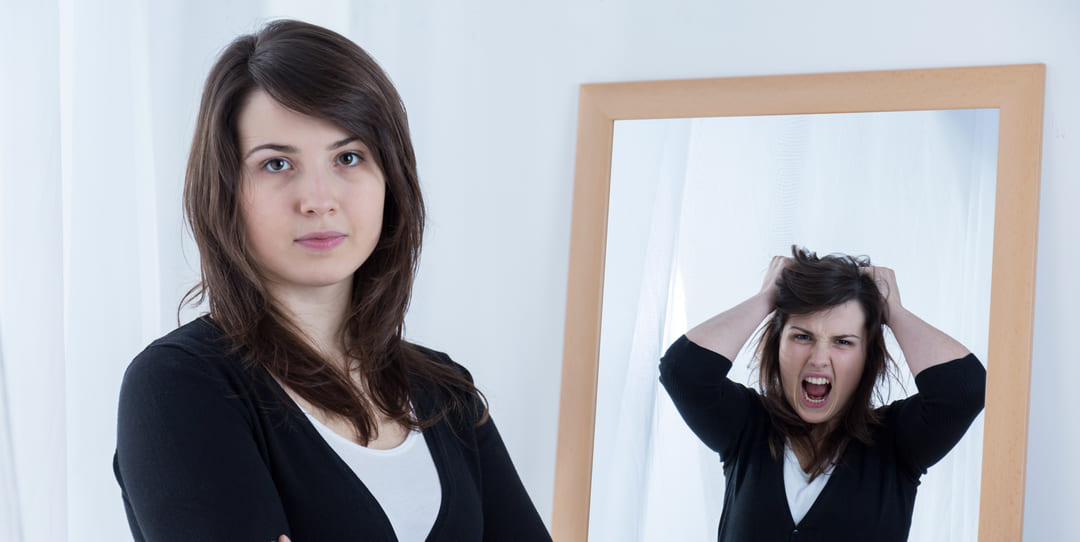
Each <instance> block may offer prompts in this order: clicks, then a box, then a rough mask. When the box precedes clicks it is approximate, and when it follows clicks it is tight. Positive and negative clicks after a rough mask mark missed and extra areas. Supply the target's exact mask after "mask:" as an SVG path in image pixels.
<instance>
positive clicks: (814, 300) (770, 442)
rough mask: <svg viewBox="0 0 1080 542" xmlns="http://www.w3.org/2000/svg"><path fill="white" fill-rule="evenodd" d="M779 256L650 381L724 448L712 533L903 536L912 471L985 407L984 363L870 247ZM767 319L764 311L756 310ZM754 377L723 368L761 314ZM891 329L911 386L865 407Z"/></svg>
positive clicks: (776, 537) (703, 435) (679, 346)
mask: <svg viewBox="0 0 1080 542" xmlns="http://www.w3.org/2000/svg"><path fill="white" fill-rule="evenodd" d="M792 255H793V257H782V256H776V257H774V258H773V260H772V262H771V263H770V265H769V270H768V272H767V273H766V276H765V280H764V284H763V286H762V288H761V290H760V291H759V292H758V293H757V294H755V295H753V296H752V297H750V298H749V299H747V300H746V301H744V302H742V303H740V304H739V305H736V306H735V307H733V308H731V309H729V310H727V311H725V312H722V313H720V314H718V315H716V316H714V317H712V318H710V319H709V320H707V321H705V322H704V323H702V324H700V325H698V326H696V327H694V328H693V329H691V330H690V331H688V332H687V333H686V335H685V336H683V337H680V338H679V339H678V340H677V341H676V342H675V343H674V344H672V345H671V346H670V347H669V348H668V350H667V353H666V354H665V355H664V357H663V358H662V359H661V361H660V381H661V382H662V384H663V385H664V387H665V388H666V389H667V392H668V394H669V395H670V396H671V399H672V401H673V402H674V404H675V406H676V407H677V408H678V410H679V413H680V414H681V415H682V417H683V419H684V420H685V421H686V423H687V425H688V426H689V427H690V428H691V429H692V430H693V431H694V433H695V434H696V435H697V436H698V438H700V439H701V440H702V442H704V443H705V444H706V445H707V446H708V447H709V448H711V449H712V450H714V451H716V452H717V453H718V454H719V456H720V459H721V461H722V462H723V467H724V474H725V478H726V488H725V492H724V508H723V512H722V515H721V519H720V525H719V537H718V538H719V540H720V541H725V542H726V541H745V540H754V541H760V542H771V541H788V540H807V541H817V540H853V541H875V542H882V541H903V540H906V539H907V535H908V531H909V529H910V526H911V515H912V510H913V507H914V504H915V493H916V488H917V487H918V485H919V479H920V477H921V476H922V475H923V474H925V473H926V471H927V469H928V468H929V467H930V466H932V465H933V464H934V463H936V462H938V461H939V460H940V459H941V458H942V457H944V456H945V454H947V453H948V452H949V450H950V449H952V447H953V446H954V445H955V444H956V443H957V441H959V440H960V438H961V437H962V436H963V434H964V432H965V431H967V428H968V426H969V425H970V424H971V422H972V421H973V420H974V419H975V417H976V416H977V415H978V414H979V412H980V411H981V410H982V408H983V401H984V393H985V387H986V370H985V369H984V368H983V365H982V363H980V362H979V360H978V359H976V357H975V356H974V355H973V354H971V353H970V352H969V351H968V349H967V348H965V347H964V346H963V345H961V344H960V343H959V342H957V341H956V340H954V339H953V338H951V337H949V336H948V335H947V334H945V333H944V332H942V331H940V330H938V329H936V328H934V327H933V326H931V325H930V324H928V323H926V322H924V321H923V320H921V319H920V318H919V317H917V316H915V315H914V314H912V313H911V312H910V311H908V310H907V309H905V308H904V306H903V304H902V303H901V302H900V293H899V290H898V289H897V282H896V277H895V275H894V273H893V271H892V270H891V269H888V268H884V267H874V266H871V265H870V261H869V259H867V258H855V257H851V256H846V255H829V256H824V257H818V256H817V255H816V254H814V253H813V252H809V251H807V250H805V249H801V248H796V247H793V248H792ZM766 319H767V320H766ZM762 321H765V323H764V325H763V326H762V328H761V330H760V335H759V338H758V344H757V350H756V357H755V360H756V364H757V366H756V369H757V371H758V381H759V389H758V390H752V389H749V388H747V387H745V386H743V385H741V384H738V383H735V382H733V381H731V380H729V379H728V378H727V373H728V371H729V370H730V369H731V360H733V359H735V356H736V354H737V353H738V352H739V350H740V349H741V348H742V347H743V345H744V344H745V343H746V342H747V341H748V340H749V339H750V337H751V335H752V334H753V333H754V330H755V329H757V328H758V326H759V324H761V323H762ZM885 326H888V328H889V329H890V330H891V331H892V333H893V335H894V336H895V337H896V340H897V342H898V343H899V345H900V349H901V350H902V351H903V355H904V359H905V360H906V362H907V365H908V368H909V369H910V370H911V373H912V374H913V375H914V377H915V384H916V386H917V387H918V393H916V394H914V395H912V396H910V397H907V398H905V399H901V400H898V401H895V402H892V403H890V404H888V405H883V406H879V407H875V406H874V404H873V400H874V397H875V390H876V388H877V387H878V385H879V384H881V383H882V382H883V381H884V379H885V378H886V376H887V375H888V374H889V369H890V364H892V363H893V361H892V358H891V357H890V356H889V352H888V351H887V350H886V346H885V338H884V328H885Z"/></svg>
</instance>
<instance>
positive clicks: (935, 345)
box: [864, 267, 971, 376]
mask: <svg viewBox="0 0 1080 542" xmlns="http://www.w3.org/2000/svg"><path fill="white" fill-rule="evenodd" d="M864 269H865V271H864V272H866V273H870V274H871V275H872V276H873V277H874V282H876V283H877V285H878V289H880V290H881V293H882V295H884V296H885V305H886V307H887V308H886V314H885V323H886V324H887V325H888V326H889V329H891V330H892V332H893V335H895V336H896V342H898V343H900V350H902V351H903V352H904V359H905V360H906V361H907V365H908V368H909V369H911V374H912V375H913V376H918V375H919V373H921V372H923V370H925V369H927V368H928V367H933V366H935V365H940V364H942V363H945V362H948V361H952V360H954V359H960V358H962V357H964V356H967V355H968V354H970V353H971V352H970V351H968V349H967V348H965V347H964V345H962V344H960V342H959V341H957V340H956V339H953V338H952V337H950V336H948V335H946V334H945V332H943V331H941V330H939V329H937V328H936V327H934V326H932V325H930V324H928V323H926V322H924V321H923V320H922V319H921V318H919V317H918V316H915V314H913V313H912V312H911V311H909V310H907V309H905V308H904V306H903V305H902V304H901V303H900V290H899V288H897V286H896V274H895V273H893V270H892V269H889V268H888V267H867V268H864Z"/></svg>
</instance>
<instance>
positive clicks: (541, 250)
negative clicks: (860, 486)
mask: <svg viewBox="0 0 1080 542" xmlns="http://www.w3.org/2000/svg"><path fill="white" fill-rule="evenodd" d="M108 3H109V2H104V1H98V2H95V1H93V0H88V1H78V2H75V4H76V5H77V6H78V9H77V11H76V20H75V28H76V30H77V33H76V38H77V39H78V38H79V36H80V34H79V32H82V33H83V34H81V35H88V34H91V33H93V32H94V31H95V30H94V29H95V25H96V24H97V23H94V22H92V21H93V20H94V19H95V18H97V17H102V16H103V15H102V13H103V12H104V11H105V10H104V6H103V5H104V4H108ZM134 4H137V2H134V0H133V1H132V2H125V7H126V8H130V6H131V5H134ZM525 4H526V3H516V2H505V1H500V0H487V1H471V2H461V1H458V2H453V1H441V2H437V1H435V0H431V1H428V2H408V3H395V2H389V1H370V2H361V1H355V2H344V1H335V2H332V3H329V4H328V5H329V6H330V7H332V8H334V10H336V11H330V12H327V11H326V10H325V9H322V8H313V7H305V8H303V9H299V8H297V7H296V6H298V5H300V2H284V1H273V2H257V1H254V0H252V1H249V2H236V3H219V2H212V1H210V0H199V1H196V2H190V3H185V4H184V7H183V8H181V7H179V6H176V7H162V6H167V4H164V3H154V4H147V5H146V6H145V7H144V8H143V9H144V10H145V15H144V16H145V18H146V19H147V20H148V21H149V22H150V23H151V28H152V29H153V30H152V31H151V32H148V33H147V34H146V35H145V37H144V39H145V40H146V42H147V43H149V44H150V46H151V47H154V48H155V49H154V51H155V52H153V53H152V54H154V55H159V56H154V57H152V58H150V59H149V62H146V66H149V67H148V68H146V69H148V70H150V73H151V75H152V77H151V79H150V83H149V84H150V85H151V90H152V91H153V99H152V103H151V104H150V105H149V107H152V108H153V109H154V111H158V112H160V111H171V112H172V113H173V114H174V115H175V116H174V117H170V118H164V120H162V121H161V122H155V124H154V125H153V126H152V127H149V128H146V127H144V129H145V130H146V131H147V133H148V134H150V135H152V136H153V143H152V145H153V152H154V153H155V155H156V160H157V161H156V162H155V167H154V171H153V175H154V178H155V179H156V183H157V188H156V189H155V190H156V192H155V194H156V195H155V196H154V197H156V198H158V199H159V200H160V204H161V206H162V208H163V209H175V211H176V214H175V215H165V216H162V217H159V218H158V228H159V231H158V233H157V235H158V238H159V239H160V240H161V243H162V244H161V249H160V252H161V262H160V264H159V265H160V267H161V269H162V272H163V273H165V274H170V276H174V277H181V278H183V279H184V280H187V279H190V277H191V275H190V272H189V271H187V270H188V269H190V267H189V265H190V261H186V260H185V258H184V256H182V255H181V253H180V252H179V237H180V228H179V217H178V211H179V201H178V196H179V186H180V179H181V177H182V168H183V163H184V153H186V149H187V145H188V143H187V142H188V141H189V138H190V133H191V126H192V124H193V117H194V111H195V108H196V106H197V100H198V91H199V88H200V85H201V81H202V78H203V77H205V74H206V71H207V69H208V68H209V65H210V63H211V62H212V60H213V57H214V56H215V54H216V52H217V51H219V50H220V49H221V48H222V47H223V46H224V45H225V43H226V42H227V41H228V39H230V38H231V37H232V36H234V35H236V34H237V33H239V32H245V31H250V30H252V29H254V28H255V27H256V26H257V18H259V17H262V16H264V15H265V14H267V13H271V12H272V13H274V14H281V15H290V16H296V17H307V18H309V20H311V21H312V22H315V23H319V24H324V25H327V26H330V27H332V28H335V29H337V30H339V31H342V32H346V33H348V34H349V35H350V36H351V37H352V38H353V39H355V40H356V41H357V42H358V43H360V44H361V46H363V47H365V48H366V49H367V50H368V51H369V52H371V53H372V54H373V56H375V57H376V58H377V59H378V60H379V61H380V62H381V63H382V65H383V66H384V68H385V69H386V70H387V71H388V72H389V73H390V75H391V77H392V79H393V80H394V81H395V83H396V84H397V85H398V88H399V90H400V91H401V93H402V95H403V98H404V100H405V103H406V106H407V107H408V109H409V112H410V120H411V126H412V130H413V137H414V141H415V144H416V147H417V153H418V160H419V167H420V173H421V182H422V183H423V187H424V190H425V195H426V197H427V201H428V205H429V210H430V216H431V221H430V225H429V230H428V233H427V238H426V246H425V249H424V256H423V261H422V268H421V273H420V276H419V280H418V283H417V286H416V292H415V297H414V302H413V307H412V311H411V313H410V315H409V319H408V329H407V333H408V335H409V336H410V337H411V338H413V339H414V340H417V341H419V342H422V343H424V344H427V345H430V346H432V347H435V348H438V349H441V350H444V351H446V352H448V353H450V354H451V355H452V356H453V357H454V358H455V359H457V360H458V361H460V362H462V363H463V364H465V365H466V366H468V367H469V368H470V369H471V370H472V372H473V374H474V376H475V377H476V379H477V381H478V383H479V385H480V386H481V387H482V389H484V390H485V392H486V393H487V395H488V398H489V399H490V401H491V404H492V410H493V414H494V416H495V418H496V420H497V421H498V423H499V425H500V430H501V431H502V433H503V436H504V439H505V440H506V442H507V445H508V447H509V448H510V452H511V454H512V456H513V458H514V461H515V463H516V465H517V467H518V470H519V471H520V473H521V475H522V478H523V479H524V481H525V483H526V486H527V487H528V489H529V491H530V493H531V494H532V496H533V499H534V501H535V502H536V504H537V506H538V508H539V509H540V512H541V514H542V515H543V516H544V517H545V518H547V519H548V520H549V521H550V515H551V501H552V491H553V484H554V469H555V446H556V432H557V431H556V430H557V427H556V422H557V408H558V399H559V376H560V368H561V355H562V338H563V321H564V303H565V293H566V270H567V261H568V252H569V239H570V210H571V194H572V186H573V159H574V156H573V154H574V139H575V129H576V110H577V88H578V85H579V84H581V83H585V82H608V81H629V80H647V79H673V78H696V77H719V76H738V75H767V74H788V73H808V72H823V71H851V70H878V69H901V68H928V67H948V66H966V65H988V64H1009V63H1029V62H1042V63H1045V64H1046V65H1047V92H1046V120H1045V131H1044V141H1043V148H1044V152H1043V182H1042V208H1041V215H1040V228H1039V231H1040V236H1039V246H1040V250H1039V259H1038V266H1039V268H1038V284H1037V295H1036V319H1035V324H1036V330H1035V345H1034V360H1033V366H1032V402H1031V410H1030V419H1031V426H1030V434H1029V455H1028V457H1029V461H1028V471H1027V473H1028V474H1027V479H1028V485H1027V495H1026V510H1025V538H1026V539H1027V540H1033V541H1041V540H1062V539H1067V538H1069V537H1068V536H1067V533H1070V534H1071V533H1072V532H1073V528H1072V527H1073V526H1072V521H1071V520H1072V517H1071V516H1072V514H1073V513H1074V511H1075V510H1080V464H1077V462H1076V461H1074V460H1072V458H1073V457H1075V456H1076V454H1075V453H1071V451H1072V450H1076V449H1077V448H1080V424H1077V423H1072V422H1064V423H1063V421H1062V420H1063V419H1064V418H1065V416H1064V415H1062V414H1061V413H1062V412H1065V411H1066V409H1067V408H1069V406H1071V405H1072V404H1073V403H1074V401H1073V397H1074V391H1075V383H1077V382H1080V363H1077V362H1076V361H1075V356H1074V355H1073V351H1072V348H1070V346H1072V345H1071V344H1070V341H1069V340H1068V339H1067V337H1068V336H1069V335H1070V334H1072V335H1075V333H1076V331H1075V329H1072V328H1074V327H1075V326H1077V325H1080V318H1078V317H1076V316H1074V314H1073V312H1072V310H1071V308H1072V307H1071V306H1070V304H1069V301H1070V300H1074V301H1075V300H1080V295H1078V289H1080V287H1078V286H1077V282H1076V281H1075V279H1074V278H1073V277H1074V276H1075V275H1076V271H1075V270H1076V269H1077V268H1078V266H1080V265H1078V264H1080V256H1077V254H1076V252H1074V249H1073V246H1074V245H1075V242H1074V241H1073V233H1074V232H1076V231H1080V216H1078V215H1077V214H1076V213H1075V212H1073V207H1074V206H1075V204H1076V202H1080V183H1076V182H1075V175H1076V172H1077V171H1080V152H1077V151H1076V150H1075V148H1076V146H1077V140H1078V138H1080V101H1078V100H1077V99H1076V97H1077V96H1080V56H1078V54H1077V53H1078V52H1080V6H1078V4H1077V3H1076V2H1075V1H1073V0H1035V1H1025V2H1021V1H1020V0H1014V1H1012V2H1003V1H996V0H983V1H978V2H976V1H968V0H963V1H954V2H944V1H941V0H933V1H931V0H910V1H908V2H905V3H896V2H892V3H888V4H885V3H873V2H866V1H863V0H821V1H818V2H800V1H795V0H792V1H789V2H784V1H779V0H744V1H742V2H735V1H714V0H699V1H689V0H681V1H679V0H673V1H668V2H656V1H652V0H641V1H636V2H629V1H614V0H591V1H584V0H549V1H547V2H533V3H528V5H525ZM5 7H6V0H5ZM267 10H269V11H267ZM5 11H6V10H5ZM80 13H82V14H84V15H86V16H87V17H89V16H90V15H93V17H91V18H90V20H91V22H80V21H86V20H87V19H86V18H80V17H82V16H80V15H79V14H80ZM108 47H112V46H111V45H109V46H108ZM108 47H106V46H105V45H103V46H102V50H107V49H108ZM117 47H120V50H121V51H126V49H124V47H125V46H124V44H120V45H119V46H117ZM2 54H5V55H7V54H10V53H9V52H7V51H4V52H3V53H2ZM83 54H86V55H91V53H77V54H76V60H78V59H79V58H87V57H83V56H80V55H83ZM109 58H112V57H109ZM76 73H85V71H76ZM170 73H173V74H175V73H180V74H182V80H181V82H179V83H178V82H177V81H176V79H175V78H172V77H171V76H170V75H169V74H170ZM79 100H80V98H78V97H76V100H75V103H76V105H78V104H79V103H82V102H80V101H79ZM107 105H108V106H110V107H113V106H116V104H107ZM86 111H88V112H86V113H79V112H78V111H77V112H76V120H78V119H79V118H84V119H86V122H88V123H89V122H91V121H97V120H98V117H97V116H96V114H95V113H93V112H90V110H89V109H88V110H86ZM79 115H86V116H85V117H79ZM107 119H108V117H107V116H106V118H105V119H104V120H107ZM79 130H81V128H79V127H78V126H76V129H75V131H76V133H81V132H79ZM170 198H174V199H175V200H176V203H175V206H174V204H173V203H171V202H170V201H169V200H170ZM182 286H183V285H180V284H174V283H170V282H168V281H163V282H162V283H161V284H160V285H159V286H158V287H159V289H160V292H161V301H160V310H161V312H160V324H161V326H162V327H163V328H167V327H168V325H169V323H170V320H171V316H170V313H171V312H172V310H173V307H174V306H175V305H174V303H175V299H176V298H177V297H178V295H179V293H180V292H181V291H182V289H183V288H182ZM173 314H174V313H173ZM144 331H145V330H144ZM129 334H131V333H129ZM132 347H133V345H132ZM125 348H128V347H125ZM110 370H112V371H119V370H122V367H121V368H119V369H117V368H112V369H110ZM117 374H118V373H117ZM8 385H9V387H10V386H13V385H15V384H13V383H8ZM115 388H116V386H115V385H114V386H110V387H108V389H109V393H114V392H115ZM110 401H115V399H114V398H111V399H110ZM112 404H115V403H112ZM108 410H109V409H108V408H104V409H102V410H101V411H102V412H105V414H106V416H105V417H106V418H107V414H108ZM84 417H87V418H94V419H98V422H100V424H101V425H102V428H103V429H102V431H104V432H106V433H107V432H108V431H112V428H113V427H114V426H113V425H110V424H112V423H113V421H112V420H109V419H104V420H101V419H99V418H101V417H102V416H98V415H96V414H95V415H93V416H91V415H89V414H87V415H86V416H84ZM88 421H90V420H88ZM72 449H75V448H72ZM92 463H93V465H89V464H88V465H85V467H86V468H97V467H102V468H107V466H105V465H101V464H100V462H99V461H98V460H96V459H95V460H94V461H92ZM72 466H73V467H74V466H79V467H83V465H82V464H81V463H78V462H76V463H73V464H72ZM107 478H108V476H101V477H100V479H102V480H107ZM95 479H98V478H95ZM104 483H106V484H108V483H109V482H108V481H106V482H104ZM101 491H102V494H103V495H106V494H107V495H108V497H107V499H114V500H113V501H112V502H113V503H114V504H115V506H116V507H117V509H118V508H119V506H120V504H119V492H118V491H117V490H116V487H115V484H112V485H110V486H108V487H103V488H102V489H101ZM72 506H81V505H79V504H78V503H72ZM121 516H122V514H121ZM86 519H87V521H89V519H91V518H86ZM73 521H74V523H72V529H73V531H74V532H80V531H78V530H75V527H76V526H77V525H82V524H83V522H82V520H77V521H76V520H73ZM110 525H113V526H114V527H116V528H121V529H122V528H123V526H122V519H118V521H116V522H112V523H110ZM81 532H85V531H81ZM98 534H100V533H98ZM113 534H115V533H113ZM80 538H81V537H80ZM88 539H115V537H114V536H112V535H109V536H104V537H102V538H99V537H98V536H96V535H95V534H90V535H89V536H88Z"/></svg>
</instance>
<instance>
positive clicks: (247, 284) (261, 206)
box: [114, 21, 550, 542]
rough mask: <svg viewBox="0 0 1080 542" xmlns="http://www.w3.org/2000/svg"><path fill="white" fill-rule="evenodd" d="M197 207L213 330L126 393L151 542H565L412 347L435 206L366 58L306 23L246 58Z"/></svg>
mask: <svg viewBox="0 0 1080 542" xmlns="http://www.w3.org/2000/svg"><path fill="white" fill-rule="evenodd" d="M184 208H185V211H186V216H187V219H188V222H189V224H190V226H191V230H192V232H193V234H194V237H195V241H196V243H197V244H198V247H199V256H200V265H201V273H202V281H201V283H200V284H199V285H198V286H197V287H196V288H195V289H194V290H193V291H192V292H191V293H190V294H189V297H188V300H205V301H206V302H207V303H208V306H209V314H206V315H204V316H202V317H201V318H198V319H196V320H194V321H193V322H191V323H189V324H187V325H184V326H182V327H180V328H179V329H177V330H175V331H173V332H172V333H169V334H168V335H166V336H165V337H162V338H161V339H159V340H157V341H155V342H154V343H152V344H151V345H150V346H148V347H147V348H146V349H145V350H144V351H143V352H142V353H141V354H139V355H138V357H136V358H135V360H134V361H133V362H132V363H131V366H130V367H129V368H128V370H127V373H126V374H125V376H124V382H123V386H122V389H121V392H120V409H119V423H118V434H117V446H116V455H115V459H114V470H115V473H116V478H117V481H118V482H119V483H120V487H121V489H122V493H123V499H124V505H125V507H126V509H127V516H128V520H129V522H130V525H131V530H132V533H133V534H134V537H135V540H137V541H144V540H145V541H153V542H164V541H172V540H176V541H185V542H190V541H193V540H199V541H216V540H220V541H230V542H233V541H269V540H279V539H280V540H285V539H287V538H291V539H292V540H295V541H297V542H315V541H343V540H366V541H372V540H376V541H377V540H401V541H419V540H446V541H455V542H457V541H469V540H499V541H502V540H550V536H549V535H548V533H547V531H546V528H545V527H544V524H543V522H542V521H541V519H540V517H539V515H538V514H537V512H536V509H535V508H534V506H533V504H532V502H531V501H530V499H529V496H528V495H527V494H526V492H525V489H524V488H523V486H522V484H521V481H520V479H519V478H518V475H517V473H516V472H515V470H514V466H513V464H512V463H511V461H510V457H509V455H508V454H507V451H506V448H505V447H504V446H503V442H502V440H501V439H500V437H499V432H498V431H497V430H496V428H495V424H494V422H493V421H492V420H491V418H490V417H489V416H488V411H487V405H486V402H485V401H484V399H483V396H482V395H481V394H480V392H479V391H478V390H477V389H476V387H474V385H473V382H472V379H471V377H470V376H469V373H468V372H467V371H466V370H465V369H464V368H462V367H461V366H460V365H458V364H456V363H454V362H453V361H451V360H450V358H449V357H447V356H446V354H443V353H440V352H436V351H433V350H429V349H427V348H423V347H420V346H417V345H414V344H410V343H408V342H405V341H404V340H403V338H402V327H403V321H404V317H405V311H406V307H407V305H408V302H409V296H410V292H411V289H412V282H413V275H414V272H415V269H416V265H417V259H418V257H419V254H420V241H421V237H422V233H423V225H424V206H423V201H422V199H421V195H420V188H419V182H418V180H417V173H416V163H415V159H414V156H413V149H412V144H411V142H410V139H409V132H408V124H407V121H406V116H405V110H404V108H403V107H402V104H401V99H400V97H399V96H398V94H397V91H396V90H395V89H394V87H393V85H392V84H391V83H390V80H389V79H388V78H387V77H386V75H385V74H384V73H383V72H382V70H381V69H380V68H379V66H378V65H376V63H375V62H374V61H373V60H372V59H371V58H370V57H369V56H368V55H367V54H366V53H364V51H362V50H361V49H360V48H359V47H357V46H356V45H355V44H354V43H352V42H350V41H349V40H348V39H346V38H344V37H342V36H340V35H338V34H336V33H334V32H331V31H329V30H326V29H323V28H320V27H317V26H313V25H309V24H305V23H300V22H296V21H277V22H273V23H270V24H269V25H267V26H266V27H265V28H263V29H262V30H261V31H260V32H258V33H256V34H254V35H247V36H242V37H240V38H238V39H237V40H235V41H234V42H233V43H232V44H231V45H229V46H228V48H227V49H225V51H224V52H223V53H222V54H221V57H220V58H219V59H218V61H217V63H216V64H215V65H214V67H213V69H212V70H211V72H210V75H209V77H208V79H207V81H206V86H205V89H204V91H203V97H202V103H201V106H200V109H199V116H198V121H197V125H196V128H195V138H194V142H193V144H192V148H191V155H190V159H189V162H188V169H187V176H186V181H185V187H184Z"/></svg>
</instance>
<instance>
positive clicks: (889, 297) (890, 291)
mask: <svg viewBox="0 0 1080 542" xmlns="http://www.w3.org/2000/svg"><path fill="white" fill-rule="evenodd" d="M859 271H862V272H863V274H866V275H870V277H871V278H872V279H874V284H877V287H878V290H879V291H880V292H881V295H882V296H883V297H885V323H886V324H888V323H891V322H890V320H891V319H890V316H891V315H894V314H896V313H898V312H899V311H900V309H901V308H902V307H903V305H901V304H900V288H899V287H898V286H897V285H896V273H895V272H893V270H892V269H889V268H888V267H881V266H871V267H861V268H859Z"/></svg>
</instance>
